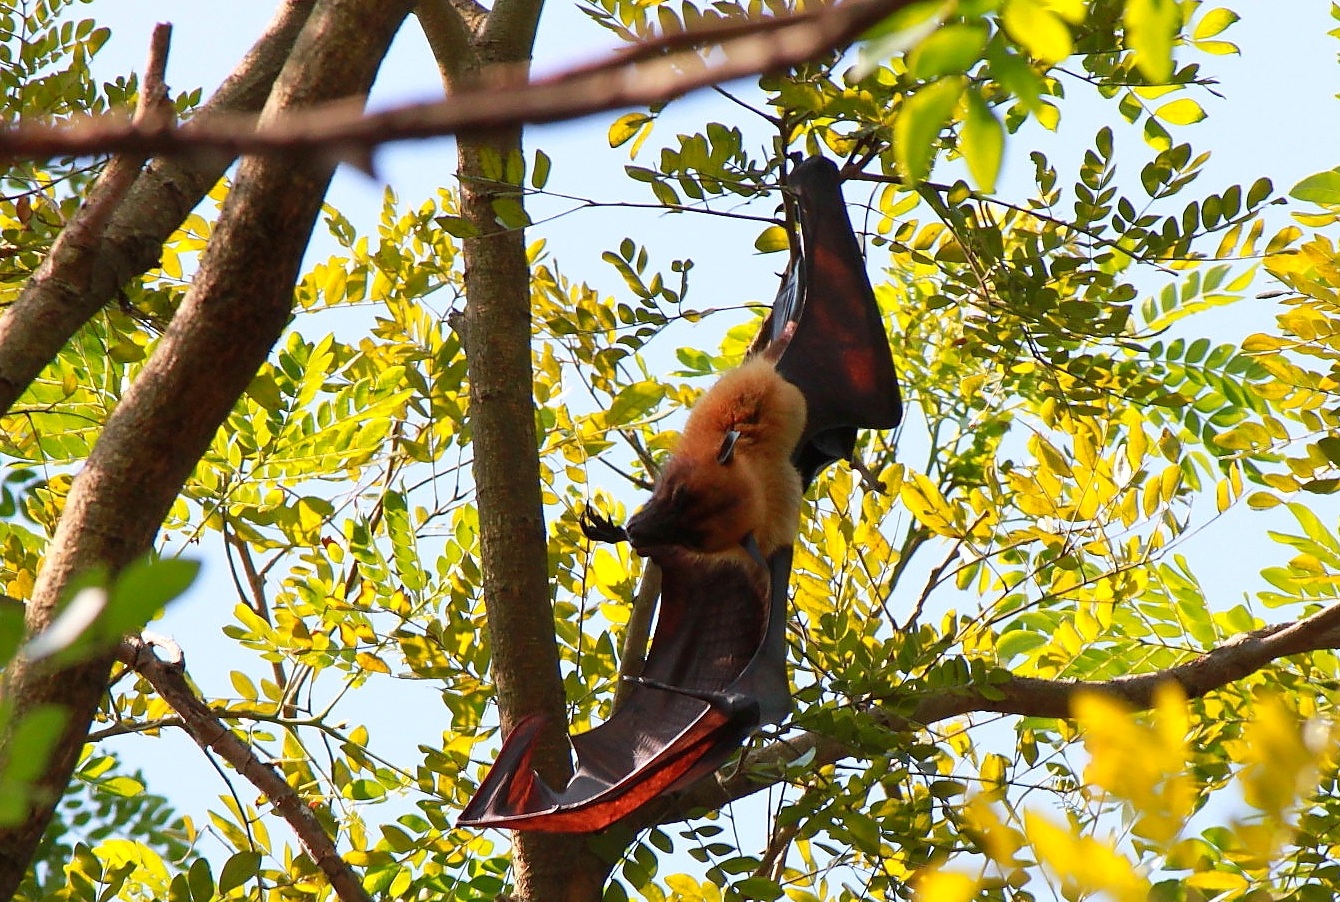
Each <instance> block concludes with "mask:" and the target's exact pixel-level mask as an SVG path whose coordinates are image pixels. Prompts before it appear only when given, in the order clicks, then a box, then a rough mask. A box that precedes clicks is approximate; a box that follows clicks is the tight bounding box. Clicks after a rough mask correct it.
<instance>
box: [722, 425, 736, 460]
mask: <svg viewBox="0 0 1340 902" xmlns="http://www.w3.org/2000/svg"><path fill="white" fill-rule="evenodd" d="M739 440H740V430H738V429H732V430H731V431H730V432H727V433H726V437H725V438H724V439H722V440H721V450H720V451H718V452H717V463H719V464H728V463H730V462H731V459H732V458H734V457H735V443H736V442H738V441H739Z"/></svg>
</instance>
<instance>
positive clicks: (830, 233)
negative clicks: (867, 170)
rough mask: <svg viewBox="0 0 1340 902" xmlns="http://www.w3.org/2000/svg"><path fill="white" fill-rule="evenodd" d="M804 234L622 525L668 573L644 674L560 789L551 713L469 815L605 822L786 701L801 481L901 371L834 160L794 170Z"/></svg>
mask: <svg viewBox="0 0 1340 902" xmlns="http://www.w3.org/2000/svg"><path fill="white" fill-rule="evenodd" d="M789 186H790V188H791V190H792V191H793V192H794V193H795V197H796V202H797V203H796V206H797V208H798V211H799V214H798V219H799V225H800V229H799V236H798V239H797V240H798V247H797V248H796V249H795V250H794V251H793V254H792V258H791V261H790V265H789V266H788V267H787V271H786V273H785V274H784V276H783V282H782V287H781V290H780V291H779V292H778V295H777V300H776V301H775V302H774V304H773V308H772V312H771V314H770V315H769V317H768V319H767V320H766V321H765V323H764V325H763V328H762V330H761V332H760V335H759V338H758V339H757V340H756V341H755V344H754V348H753V349H752V355H751V356H750V357H749V358H748V359H747V360H746V362H745V363H744V364H743V365H742V366H741V367H739V368H738V369H736V370H733V371H731V372H730V373H727V374H726V375H725V376H723V377H722V378H721V379H720V380H719V381H718V382H717V383H716V384H715V385H714V386H713V387H712V388H711V389H709V390H708V392H707V393H705V394H704V395H703V397H702V398H701V399H700V400H699V402H698V403H697V404H696V405H695V406H694V408H693V410H692V411H691V412H690V414H689V419H688V421H687V422H686V423H685V427H684V431H683V435H682V436H681V439H680V441H679V443H678V445H677V446H676V448H675V450H674V452H673V453H672V455H671V457H670V460H669V462H668V463H667V464H666V466H665V467H664V468H663V469H662V471H661V474H660V476H659V478H658V480H657V483H656V486H655V489H654V490H653V493H652V497H651V499H650V500H649V501H648V502H647V504H646V505H644V506H643V508H642V509H641V510H639V511H638V512H637V513H636V514H635V515H634V516H633V517H632V519H630V520H629V522H628V525H627V528H626V529H620V528H619V527H617V526H615V525H614V524H612V523H610V522H609V521H608V520H605V519H604V518H601V517H599V516H598V515H593V514H588V515H586V516H585V517H584V523H583V528H584V529H585V530H586V532H587V534H588V535H589V536H591V537H592V538H597V539H603V540H606V541H623V540H627V541H629V542H631V543H632V545H633V547H634V549H635V550H637V551H638V553H639V554H643V555H646V556H648V557H650V558H651V559H652V560H653V561H655V562H656V563H657V564H659V565H660V567H661V570H662V584H661V599H660V605H659V608H658V612H657V621H656V626H655V629H654V631H653V635H652V638H651V643H650V647H649V649H648V652H647V659H646V662H645V664H644V667H643V670H642V674H641V675H640V676H639V677H635V678H633V683H634V685H633V686H632V688H631V689H630V691H629V692H628V694H627V697H626V698H625V700H624V703H623V704H622V705H621V706H620V707H619V708H618V709H617V710H616V711H615V712H614V713H613V715H612V716H611V717H610V718H609V720H607V721H606V722H605V723H604V724H602V725H600V726H598V727H596V728H594V729H592V730H590V731H588V732H586V733H582V734H579V735H577V736H572V737H570V740H571V743H572V747H573V751H574V753H575V755H576V767H575V772H574V774H573V776H572V778H571V780H569V782H568V784H567V785H566V786H565V787H563V788H562V789H560V790H555V789H552V788H550V787H549V786H548V785H546V784H545V783H544V781H543V780H541V779H540V777H539V776H538V775H537V774H536V773H535V771H534V770H533V768H532V767H531V763H530V761H531V754H532V750H533V742H534V740H535V737H536V734H537V733H538V732H539V730H540V728H541V726H542V725H543V722H542V721H541V720H540V719H538V718H535V717H531V718H526V719H524V720H522V721H520V722H519V723H518V724H517V725H516V727H515V728H514V729H513V730H512V732H511V734H510V735H508V737H507V739H506V740H505V741H504V743H503V747H502V749H501V750H500V751H499V753H498V757H497V760H496V761H495V762H494V764H493V767H492V768H491V769H490V771H489V773H488V775H487V776H486V777H485V778H484V781H483V783H481V784H480V787H479V790H478V792H477V793H476V794H475V797H474V798H473V799H472V800H471V801H470V804H469V805H468V806H467V807H466V809H465V811H464V812H463V813H462V815H461V817H460V820H459V823H461V824H462V825H466V826H480V827H507V828H511V829H516V830H546V831H554V832H573V833H580V832H594V831H598V830H603V829H605V828H606V827H608V826H610V825H611V824H613V823H615V822H616V821H618V820H620V819H622V818H623V817H625V816H627V815H629V814H631V813H632V812H634V811H636V810H638V809H639V808H641V807H642V806H643V805H645V804H647V803H648V802H650V801H652V800H653V799H656V798H658V797H661V796H665V795H667V794H670V793H673V792H676V791H678V790H680V789H684V788H687V787H688V786H690V785H691V784H692V783H694V782H696V781H697V780H699V779H700V778H702V777H704V776H706V775H707V774H710V773H711V772H713V771H715V770H716V769H717V768H718V767H720V766H721V765H722V764H724V763H725V762H726V761H727V760H728V759H729V758H730V757H731V755H733V754H734V753H735V751H736V750H737V749H738V748H739V747H740V746H741V744H743V742H744V741H745V739H746V738H747V737H748V736H749V735H750V733H752V732H753V731H754V730H756V729H757V728H758V727H759V726H761V725H763V724H772V723H780V722H781V721H782V720H783V719H784V718H785V717H786V716H787V714H788V713H789V712H790V709H791V694H790V686H789V683H788V679H787V670H786V601H787V588H788V583H789V580H790V573H791V556H792V545H793V543H794V541H795V535H796V532H797V529H798V525H799V507H800V498H801V494H802V492H803V491H804V489H805V488H806V487H808V485H809V484H810V482H811V481H813V479H814V477H815V476H816V475H817V474H818V473H819V472H820V471H821V470H822V469H823V468H824V467H826V466H827V465H828V464H829V463H832V462H833V461H835V460H838V459H839V458H846V459H851V458H852V454H853V450H854V447H855V441H856V431H857V429H858V428H892V427H893V426H896V425H897V424H898V422H899V420H900V418H901V413H902V406H901V399H900V397H899V391H898V382H897V376H896V374H895V372H894V368H893V359H892V355H891V353H890V350H889V344H888V338H887V336H886V334H885V332H884V326H883V322H882V319H881V318H880V315H879V309H878V307H877V305H876V303H875V297H874V292H873V291H872V290H871V287H870V283H869V280H868V278H867V277H866V274H865V262H864V260H863V259H862V257H861V253H860V247H859V245H858V244H857V241H856V236H855V234H854V233H853V231H852V228H851V223H850V221H849V220H848V218H847V212H846V206H845V204H844V202H843V200H842V192H841V188H840V179H839V174H838V171H837V167H836V166H834V165H833V163H831V162H830V161H828V160H826V159H823V158H821V157H813V158H811V159H809V160H806V161H804V162H802V163H800V164H799V165H798V166H796V168H795V170H794V171H793V172H792V174H791V177H790V180H789Z"/></svg>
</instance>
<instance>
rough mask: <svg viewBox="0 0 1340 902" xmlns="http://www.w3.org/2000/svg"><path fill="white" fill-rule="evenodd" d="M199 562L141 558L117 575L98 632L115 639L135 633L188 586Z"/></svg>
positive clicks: (196, 573)
mask: <svg viewBox="0 0 1340 902" xmlns="http://www.w3.org/2000/svg"><path fill="white" fill-rule="evenodd" d="M199 573H200V562H199V561H192V560H187V559H185V558H163V559H160V560H156V561H155V560H149V559H145V558H141V559H140V560H138V561H135V562H134V563H132V564H131V565H130V566H129V567H127V568H126V569H125V570H123V571H121V575H120V576H118V577H117V579H116V583H115V585H114V586H113V587H112V591H111V593H110V597H109V598H108V600H107V610H106V611H105V612H104V613H103V616H102V619H101V622H100V623H99V627H100V629H99V632H100V633H101V634H102V635H104V636H106V637H108V638H114V637H118V636H122V635H124V634H126V633H129V632H137V631H138V630H140V629H141V628H143V626H144V625H145V624H146V623H148V622H149V621H150V619H152V618H153V616H154V614H156V613H158V611H159V609H160V608H162V607H163V606H164V605H166V604H167V603H168V602H170V601H173V600H174V599H176V598H178V597H179V596H180V595H181V594H182V593H183V592H185V591H186V590H187V589H189V588H190V587H191V584H192V583H193V582H195V578H196V576H197V575H198V574H199Z"/></svg>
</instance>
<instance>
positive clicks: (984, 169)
mask: <svg viewBox="0 0 1340 902" xmlns="http://www.w3.org/2000/svg"><path fill="white" fill-rule="evenodd" d="M967 100H968V115H967V118H965V119H964V121H963V143H962V148H961V149H962V151H963V158H964V160H965V161H966V162H967V164H968V172H970V173H971V174H972V178H973V181H975V182H976V183H977V187H978V188H979V189H980V190H981V191H983V192H985V193H987V194H990V193H991V192H993V191H995V190H996V176H997V175H999V174H1000V161H1001V157H1002V156H1003V155H1004V153H1005V126H1003V125H1001V123H1000V120H999V119H997V118H996V114H995V113H993V112H991V108H990V107H989V106H987V104H986V101H985V100H983V99H982V95H981V94H979V93H977V92H976V91H969V92H968V93H967Z"/></svg>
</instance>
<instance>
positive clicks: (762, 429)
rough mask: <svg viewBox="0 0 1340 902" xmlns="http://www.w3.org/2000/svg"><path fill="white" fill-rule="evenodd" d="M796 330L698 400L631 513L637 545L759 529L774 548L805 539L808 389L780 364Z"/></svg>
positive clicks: (765, 546) (732, 541) (760, 538)
mask: <svg viewBox="0 0 1340 902" xmlns="http://www.w3.org/2000/svg"><path fill="white" fill-rule="evenodd" d="M787 340H789V335H788V336H786V338H784V339H779V340H778V341H777V342H774V343H773V344H774V346H773V347H769V348H768V349H767V350H766V351H765V352H764V353H762V354H758V355H755V356H754V357H752V358H751V359H749V360H748V361H746V362H745V363H744V364H743V365H742V366H740V367H739V368H738V369H735V370H732V371H731V372H729V373H727V374H726V375H724V376H722V377H721V379H720V380H718V381H717V383H716V384H715V385H713V386H712V387H711V388H710V389H709V390H708V391H707V393H706V394H704V395H703V396H702V398H700V399H699V401H698V403H697V404H695V405H694V407H693V410H692V411H690V412H689V419H688V422H687V423H686V424H685V425H684V432H683V434H682V436H681V437H680V440H679V444H678V446H677V447H676V448H675V451H674V453H673V454H672V455H671V458H670V461H669V462H668V463H667V464H666V466H665V469H664V470H663V471H662V473H661V476H660V479H659V480H658V481H657V484H656V490H655V492H654V493H653V494H652V497H651V500H650V501H648V502H647V504H646V506H644V507H643V508H642V510H640V511H639V512H638V513H637V514H636V515H635V516H634V517H633V518H632V520H630V521H629V523H628V535H629V538H630V539H631V540H632V541H633V544H634V545H635V546H637V547H639V548H646V547H651V546H655V545H680V546H683V547H685V548H689V549H691V550H693V551H698V552H701V553H704V554H717V553H720V552H730V551H732V549H738V548H740V547H741V544H742V543H743V542H744V541H745V539H746V538H747V537H748V536H749V535H751V534H752V535H753V537H754V539H755V541H756V542H757V543H758V546H759V551H760V552H761V553H762V555H763V556H764V557H767V556H768V555H770V554H772V552H773V551H775V550H777V549H778V548H780V547H782V546H784V545H790V544H792V543H793V542H794V541H795V538H796V529H797V526H798V521H799V517H800V496H801V485H800V475H799V473H797V472H796V469H795V467H794V466H793V465H792V463H791V453H792V452H793V451H794V450H795V448H796V444H797V443H798V442H799V440H800V436H801V433H802V432H803V430H804V428H805V398H804V396H803V395H802V394H801V393H800V390H799V389H798V388H796V387H795V386H794V385H792V384H791V383H790V382H788V381H787V380H786V379H784V378H782V376H781V375H780V374H778V372H777V369H776V367H775V361H776V359H777V357H778V355H779V354H780V353H781V350H782V349H783V348H784V347H785V345H786V341H787ZM731 433H737V434H738V435H737V437H735V438H734V439H731V438H730V436H731Z"/></svg>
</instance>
